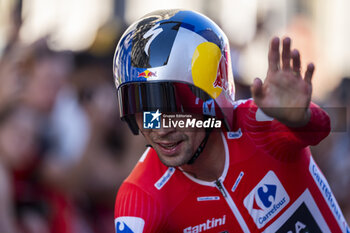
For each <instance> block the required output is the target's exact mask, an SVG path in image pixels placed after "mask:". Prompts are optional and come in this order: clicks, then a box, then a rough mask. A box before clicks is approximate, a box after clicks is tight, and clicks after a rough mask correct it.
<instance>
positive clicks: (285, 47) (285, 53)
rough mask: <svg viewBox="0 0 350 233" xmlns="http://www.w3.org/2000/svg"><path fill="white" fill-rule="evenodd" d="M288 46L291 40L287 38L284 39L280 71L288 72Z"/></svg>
mask: <svg viewBox="0 0 350 233" xmlns="http://www.w3.org/2000/svg"><path fill="white" fill-rule="evenodd" d="M290 44H291V39H290V38H289V37H286V38H284V40H283V48H282V69H283V70H286V71H288V70H290V59H291V55H290Z"/></svg>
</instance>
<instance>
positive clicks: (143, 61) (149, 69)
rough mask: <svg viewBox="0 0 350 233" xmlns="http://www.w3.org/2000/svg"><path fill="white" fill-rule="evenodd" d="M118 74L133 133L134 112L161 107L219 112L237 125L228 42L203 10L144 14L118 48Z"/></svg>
mask: <svg viewBox="0 0 350 233" xmlns="http://www.w3.org/2000/svg"><path fill="white" fill-rule="evenodd" d="M113 73H114V79H115V84H116V87H117V92H118V98H119V108H120V115H121V118H122V119H123V120H125V121H127V123H128V124H129V127H130V129H131V130H132V132H133V133H134V134H138V126H137V124H136V121H135V113H137V112H144V111H156V110H160V111H161V112H167V113H193V114H202V115H205V116H210V117H215V118H217V119H220V120H222V121H223V123H224V125H225V126H226V128H227V130H231V129H232V124H233V119H232V117H233V116H232V112H233V102H234V94H235V88H234V82H233V75H232V69H231V61H230V47H229V42H228V39H227V37H226V35H225V34H224V32H223V31H222V30H221V29H220V28H219V27H218V26H217V25H216V24H215V23H214V22H213V21H212V20H210V19H209V18H207V17H206V16H204V15H202V14H200V13H197V12H194V11H188V10H178V9H174V10H159V11H155V12H152V13H149V14H147V15H145V16H144V17H142V18H141V19H139V20H138V21H137V22H135V23H134V24H132V25H131V26H130V27H129V28H128V29H127V30H126V31H125V33H124V34H123V36H122V37H121V39H120V41H119V43H118V45H117V47H116V51H115V55H114V62H113Z"/></svg>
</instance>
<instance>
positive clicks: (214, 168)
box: [181, 131, 225, 181]
mask: <svg viewBox="0 0 350 233" xmlns="http://www.w3.org/2000/svg"><path fill="white" fill-rule="evenodd" d="M222 140H223V139H222V137H221V132H220V131H213V132H212V133H211V134H210V136H209V139H208V142H207V145H206V146H205V148H204V150H203V152H202V153H201V154H200V155H199V157H198V158H197V159H196V161H195V162H194V163H193V164H185V165H182V166H181V168H182V169H183V170H184V171H185V172H187V173H188V174H190V175H192V176H193V177H195V178H197V179H200V180H204V181H214V180H217V179H218V178H219V177H220V176H221V174H222V172H223V170H224V167H225V148H224V142H223V141H222Z"/></svg>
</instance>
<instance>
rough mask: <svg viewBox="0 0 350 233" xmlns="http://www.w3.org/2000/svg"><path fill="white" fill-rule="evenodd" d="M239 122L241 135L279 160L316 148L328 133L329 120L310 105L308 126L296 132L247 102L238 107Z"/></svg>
mask: <svg viewBox="0 0 350 233" xmlns="http://www.w3.org/2000/svg"><path fill="white" fill-rule="evenodd" d="M240 108H241V109H240V110H239V111H238V119H239V121H240V126H241V127H242V131H243V132H246V133H248V135H249V136H250V137H251V139H252V140H253V141H254V142H255V144H256V145H257V146H258V147H259V148H261V149H263V150H265V151H266V152H268V153H269V154H271V155H273V156H275V157H276V158H279V159H282V160H285V159H287V160H289V159H291V157H290V155H295V153H296V152H298V151H300V150H302V149H304V148H306V147H307V146H310V145H316V144H318V143H319V142H320V141H321V140H322V139H324V138H325V137H326V136H327V135H328V134H329V132H330V119H329V117H328V115H327V113H326V112H324V111H323V110H322V109H321V108H320V107H318V106H317V105H316V104H314V103H311V104H310V110H311V118H310V121H309V122H308V124H307V125H305V126H304V127H299V128H291V127H288V126H286V125H284V124H282V123H281V122H279V121H277V120H275V119H272V118H269V117H267V116H266V115H264V113H262V111H261V110H260V109H258V107H257V106H256V104H255V103H254V102H253V100H249V101H247V102H246V103H244V104H242V106H240Z"/></svg>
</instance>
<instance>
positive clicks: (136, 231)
mask: <svg viewBox="0 0 350 233" xmlns="http://www.w3.org/2000/svg"><path fill="white" fill-rule="evenodd" d="M114 224H115V232H116V233H142V232H143V227H144V226H145V221H144V220H143V219H142V218H138V217H129V216H127V217H118V218H116V219H115V220H114Z"/></svg>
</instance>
